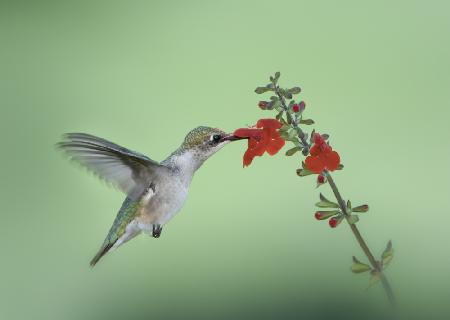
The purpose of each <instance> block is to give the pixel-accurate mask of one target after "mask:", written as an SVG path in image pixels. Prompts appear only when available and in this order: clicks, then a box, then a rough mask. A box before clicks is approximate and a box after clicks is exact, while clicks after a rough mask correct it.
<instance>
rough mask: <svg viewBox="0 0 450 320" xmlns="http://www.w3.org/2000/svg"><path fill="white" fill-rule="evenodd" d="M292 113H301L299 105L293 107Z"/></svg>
mask: <svg viewBox="0 0 450 320" xmlns="http://www.w3.org/2000/svg"><path fill="white" fill-rule="evenodd" d="M292 111H294V112H295V113H297V112H299V111H300V106H299V105H298V104H294V105H293V106H292Z"/></svg>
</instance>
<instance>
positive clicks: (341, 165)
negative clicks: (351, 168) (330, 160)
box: [336, 164, 344, 170]
mask: <svg viewBox="0 0 450 320" xmlns="http://www.w3.org/2000/svg"><path fill="white" fill-rule="evenodd" d="M342 169H344V165H343V164H340V165H339V166H338V167H337V168H336V170H342Z"/></svg>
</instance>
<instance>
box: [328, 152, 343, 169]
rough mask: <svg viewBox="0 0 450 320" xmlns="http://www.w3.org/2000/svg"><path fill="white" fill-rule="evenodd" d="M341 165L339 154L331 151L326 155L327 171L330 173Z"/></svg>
mask: <svg viewBox="0 0 450 320" xmlns="http://www.w3.org/2000/svg"><path fill="white" fill-rule="evenodd" d="M340 163H341V157H339V154H338V153H337V152H336V151H331V152H330V153H327V160H326V164H327V169H328V170H330V171H334V170H336V169H337V167H339V164H340Z"/></svg>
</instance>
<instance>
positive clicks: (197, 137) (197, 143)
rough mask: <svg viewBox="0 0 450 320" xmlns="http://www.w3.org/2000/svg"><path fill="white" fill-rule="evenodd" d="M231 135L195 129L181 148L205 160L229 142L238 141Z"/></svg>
mask: <svg viewBox="0 0 450 320" xmlns="http://www.w3.org/2000/svg"><path fill="white" fill-rule="evenodd" d="M238 139H239V138H237V137H235V136H234V135H233V134H227V133H225V132H224V131H222V130H220V129H217V128H211V127H204V126H201V127H197V128H195V129H193V130H191V131H190V132H189V133H188V134H187V135H186V138H185V139H184V142H183V144H182V148H183V149H185V150H189V151H191V152H193V153H195V154H196V155H197V156H199V157H202V158H204V160H206V159H207V158H209V157H210V156H212V155H213V154H214V153H216V152H217V151H219V150H220V149H222V148H223V147H224V146H225V145H226V144H228V143H229V142H231V141H234V140H238Z"/></svg>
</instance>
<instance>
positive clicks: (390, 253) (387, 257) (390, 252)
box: [381, 240, 394, 267]
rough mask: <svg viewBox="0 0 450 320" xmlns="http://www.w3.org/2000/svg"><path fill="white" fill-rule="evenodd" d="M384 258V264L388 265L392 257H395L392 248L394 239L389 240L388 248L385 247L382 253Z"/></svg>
mask: <svg viewBox="0 0 450 320" xmlns="http://www.w3.org/2000/svg"><path fill="white" fill-rule="evenodd" d="M381 258H382V259H383V266H384V267H385V266H387V265H388V264H389V263H390V262H391V261H392V259H393V258H394V249H392V241H390V240H389V242H388V244H387V246H386V249H384V251H383V254H382V255H381Z"/></svg>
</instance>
